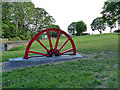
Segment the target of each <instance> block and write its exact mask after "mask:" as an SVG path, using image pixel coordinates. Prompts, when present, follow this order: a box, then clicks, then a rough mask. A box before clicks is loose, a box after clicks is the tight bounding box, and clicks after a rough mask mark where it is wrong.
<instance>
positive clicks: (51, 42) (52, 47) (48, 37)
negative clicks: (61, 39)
mask: <svg viewBox="0 0 120 90" xmlns="http://www.w3.org/2000/svg"><path fill="white" fill-rule="evenodd" d="M47 36H48V39H49V44H50V49H51V50H52V52H53V47H52V42H51V38H50V34H49V31H47Z"/></svg>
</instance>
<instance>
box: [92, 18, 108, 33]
mask: <svg viewBox="0 0 120 90" xmlns="http://www.w3.org/2000/svg"><path fill="white" fill-rule="evenodd" d="M91 29H92V30H93V31H95V30H98V31H99V32H100V34H101V33H102V31H104V30H105V29H106V27H105V23H104V20H103V19H102V17H97V18H96V19H94V20H93V22H92V23H91Z"/></svg>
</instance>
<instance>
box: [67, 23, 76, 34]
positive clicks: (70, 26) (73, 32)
mask: <svg viewBox="0 0 120 90" xmlns="http://www.w3.org/2000/svg"><path fill="white" fill-rule="evenodd" d="M75 31H76V22H72V23H71V24H70V25H69V26H68V32H69V33H72V34H75Z"/></svg>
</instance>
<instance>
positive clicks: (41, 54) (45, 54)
mask: <svg viewBox="0 0 120 90" xmlns="http://www.w3.org/2000/svg"><path fill="white" fill-rule="evenodd" d="M28 52H30V53H35V54H40V55H43V56H48V55H47V54H44V53H39V52H35V51H28Z"/></svg>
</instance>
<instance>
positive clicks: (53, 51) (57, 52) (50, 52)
mask: <svg viewBox="0 0 120 90" xmlns="http://www.w3.org/2000/svg"><path fill="white" fill-rule="evenodd" d="M50 31H56V32H58V36H57V40H56V43H55V47H54V48H53V46H52V42H51V38H50V34H49V32H50ZM43 33H47V37H48V40H49V45H50V50H48V49H47V48H46V47H45V45H43V44H42V42H41V41H40V40H38V39H37V38H38V36H40V35H42V34H43ZM61 34H64V35H65V36H66V37H67V40H66V41H65V42H64V43H63V44H62V45H61V46H60V47H59V49H57V47H58V43H59V38H60V35H61ZM35 40H36V41H37V42H38V43H40V45H41V46H42V47H43V48H44V49H45V50H46V51H47V53H46V54H45V53H40V52H35V51H30V47H31V45H32V43H33V42H34V41H35ZM68 41H70V42H71V44H72V48H71V49H68V50H66V51H63V52H60V50H61V49H62V48H63V47H64V46H65V44H66V43H67V42H68ZM69 51H73V54H76V48H75V44H74V42H73V40H72V38H71V37H70V36H69V35H68V34H67V33H66V32H64V31H62V30H60V29H46V30H43V31H40V32H39V33H37V34H36V35H35V36H34V37H33V38H32V39H31V40H30V41H29V43H28V45H27V48H26V51H25V55H24V58H25V59H28V53H35V54H40V55H43V56H48V57H52V56H53V55H55V56H60V55H62V54H64V53H67V52H69Z"/></svg>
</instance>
